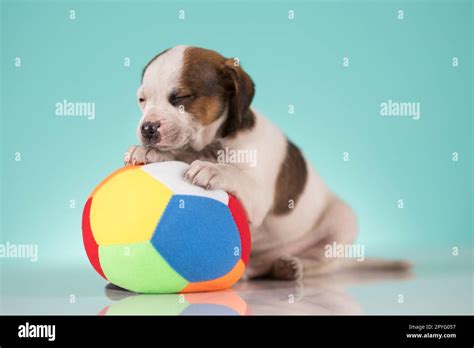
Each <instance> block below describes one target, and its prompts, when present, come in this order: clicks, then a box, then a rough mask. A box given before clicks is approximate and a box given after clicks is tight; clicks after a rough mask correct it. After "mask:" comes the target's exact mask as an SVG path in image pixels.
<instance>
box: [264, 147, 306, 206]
mask: <svg viewBox="0 0 474 348" xmlns="http://www.w3.org/2000/svg"><path fill="white" fill-rule="evenodd" d="M307 179H308V169H307V167H306V161H305V159H304V158H303V155H302V154H301V151H300V150H299V149H298V147H297V146H295V144H293V143H292V142H291V141H289V140H288V141H287V150H286V156H285V159H284V160H283V162H282V164H281V166H280V172H279V173H278V178H277V181H276V186H275V195H274V199H273V209H272V212H273V213H274V214H276V215H283V214H288V213H289V212H290V211H291V208H290V200H293V201H294V204H295V206H296V204H297V203H298V198H299V197H300V195H301V193H302V192H303V190H304V188H305V186H306V180H307Z"/></svg>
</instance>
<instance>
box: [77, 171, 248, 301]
mask: <svg viewBox="0 0 474 348" xmlns="http://www.w3.org/2000/svg"><path fill="white" fill-rule="evenodd" d="M188 167H189V166H188V164H186V163H183V162H161V163H153V164H148V165H143V166H128V167H123V168H121V169H119V170H117V171H115V172H114V173H112V174H111V175H109V176H108V177H107V178H106V179H105V180H103V181H102V183H101V184H99V186H97V188H96V189H95V190H94V191H93V192H92V194H91V195H90V196H89V198H88V200H87V202H86V204H85V207H84V212H83V217H82V232H83V233H82V234H83V239H84V246H85V249H86V253H87V256H88V258H89V260H90V262H91V264H92V266H93V267H94V269H95V270H96V271H97V272H98V273H99V274H100V275H101V276H102V277H103V278H105V279H106V280H108V281H109V282H111V283H113V284H115V285H117V286H120V287H122V288H125V289H127V290H130V291H133V292H137V293H188V292H203V291H212V290H222V289H227V288H230V287H231V286H232V285H233V284H235V283H236V282H237V281H238V280H239V279H240V277H241V276H242V275H243V273H244V271H245V267H246V265H247V263H248V259H249V256H250V232H249V226H248V222H247V218H246V214H245V211H244V209H243V207H242V205H241V204H240V202H239V201H238V200H237V199H236V198H235V197H233V196H232V195H231V194H229V193H227V192H225V191H222V190H205V189H203V188H201V187H198V186H196V185H192V184H191V183H189V182H187V181H186V180H185V179H184V173H185V172H186V169H187V168H188Z"/></svg>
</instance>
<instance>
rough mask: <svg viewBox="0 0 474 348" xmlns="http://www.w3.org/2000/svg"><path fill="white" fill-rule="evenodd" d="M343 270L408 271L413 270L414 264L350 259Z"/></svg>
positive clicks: (371, 259)
mask: <svg viewBox="0 0 474 348" xmlns="http://www.w3.org/2000/svg"><path fill="white" fill-rule="evenodd" d="M347 261H349V262H347V264H346V265H342V267H343V268H351V269H363V270H374V271H376V270H379V271H408V270H410V269H411V268H413V264H412V263H411V262H409V261H406V260H384V259H374V258H367V259H364V260H362V261H359V260H357V259H348V260H347ZM344 266H346V267H344Z"/></svg>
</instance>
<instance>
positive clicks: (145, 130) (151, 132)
mask: <svg viewBox="0 0 474 348" xmlns="http://www.w3.org/2000/svg"><path fill="white" fill-rule="evenodd" d="M160 126H161V123H160V122H159V121H157V122H144V123H143V124H142V127H141V133H142V136H143V139H145V140H146V141H147V142H150V143H152V142H153V143H157V142H159V141H160Z"/></svg>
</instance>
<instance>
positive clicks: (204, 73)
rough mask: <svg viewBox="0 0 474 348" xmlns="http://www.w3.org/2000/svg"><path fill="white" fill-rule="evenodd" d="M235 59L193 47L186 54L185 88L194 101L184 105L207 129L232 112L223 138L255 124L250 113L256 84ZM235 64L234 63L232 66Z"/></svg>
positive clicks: (224, 128)
mask: <svg viewBox="0 0 474 348" xmlns="http://www.w3.org/2000/svg"><path fill="white" fill-rule="evenodd" d="M233 61H234V60H233V59H226V58H225V57H223V56H222V55H220V54H219V53H217V52H215V51H211V50H207V49H204V48H198V47H189V48H187V49H186V51H185V53H184V68H183V72H182V77H181V87H182V88H183V89H184V90H186V91H190V93H191V94H192V95H193V98H189V99H187V100H185V101H183V103H182V105H183V106H184V108H185V110H186V111H187V112H189V113H191V114H192V115H194V116H195V117H196V118H197V119H198V120H199V122H201V123H202V124H203V125H208V124H210V123H212V122H214V121H215V120H217V119H218V118H219V117H221V116H222V114H223V113H224V111H225V110H226V108H227V110H228V116H227V119H226V120H225V122H224V123H223V125H222V127H221V130H220V135H221V136H222V137H226V136H230V135H233V134H235V133H236V132H237V131H239V130H242V129H249V128H251V127H253V125H254V123H255V116H254V115H253V113H252V112H251V111H250V109H249V107H250V103H251V101H252V98H253V94H254V87H253V82H252V80H251V79H250V77H249V76H248V75H247V74H246V73H245V72H244V71H243V70H242V68H241V67H240V66H237V67H235V66H233ZM231 62H232V63H231Z"/></svg>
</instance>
